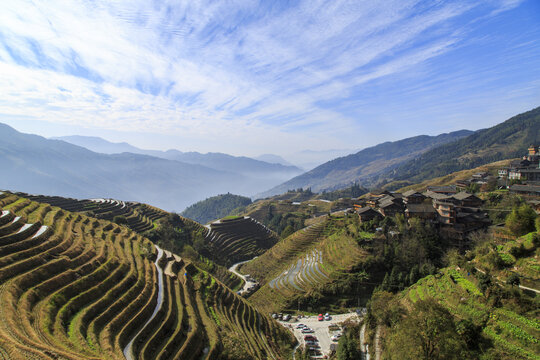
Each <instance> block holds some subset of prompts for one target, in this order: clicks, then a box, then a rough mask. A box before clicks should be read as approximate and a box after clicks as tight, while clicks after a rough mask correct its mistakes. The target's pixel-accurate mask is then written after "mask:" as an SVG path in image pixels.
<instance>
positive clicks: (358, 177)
mask: <svg viewBox="0 0 540 360" xmlns="http://www.w3.org/2000/svg"><path fill="white" fill-rule="evenodd" d="M471 133H472V132H471V131H468V130H461V131H456V132H452V133H449V134H442V135H438V136H427V135H421V136H415V137H412V138H408V139H404V140H400V141H394V142H385V143H383V144H379V145H377V146H373V147H369V148H367V149H364V150H361V151H359V152H357V153H356V154H352V155H348V156H344V157H340V158H337V159H334V160H331V161H329V162H327V163H324V164H322V165H320V166H318V167H316V168H315V169H313V170H311V171H308V172H306V173H304V174H302V175H299V176H297V177H295V178H293V179H291V180H289V181H287V182H285V183H283V184H281V185H279V186H276V187H274V188H272V189H270V190H268V191H266V192H264V193H262V194H259V195H260V197H266V196H271V195H275V194H280V193H284V192H286V191H287V190H290V189H297V188H306V187H311V189H312V190H313V191H316V192H320V191H323V190H336V189H340V188H343V187H346V186H349V185H351V184H354V183H359V184H360V185H364V184H369V183H371V182H372V179H373V178H376V177H377V176H378V175H380V174H381V173H384V172H387V171H388V170H390V169H394V168H395V167H397V166H399V165H401V164H403V163H405V162H407V161H408V160H411V159H413V158H414V157H416V156H418V155H420V154H422V153H424V152H426V151H427V150H429V149H431V148H433V147H435V146H437V145H440V144H444V143H448V142H451V141H454V140H456V139H460V138H462V137H465V136H467V135H470V134H471Z"/></svg>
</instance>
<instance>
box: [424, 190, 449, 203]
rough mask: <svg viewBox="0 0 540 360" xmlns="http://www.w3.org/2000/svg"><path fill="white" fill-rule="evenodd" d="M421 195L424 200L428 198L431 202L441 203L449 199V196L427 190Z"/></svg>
mask: <svg viewBox="0 0 540 360" xmlns="http://www.w3.org/2000/svg"><path fill="white" fill-rule="evenodd" d="M422 195H424V196H425V197H426V198H430V199H432V200H439V201H443V200H447V199H450V198H451V196H450V195H445V194H440V193H436V192H433V191H431V190H427V191H426V192H424V193H423V194H422Z"/></svg>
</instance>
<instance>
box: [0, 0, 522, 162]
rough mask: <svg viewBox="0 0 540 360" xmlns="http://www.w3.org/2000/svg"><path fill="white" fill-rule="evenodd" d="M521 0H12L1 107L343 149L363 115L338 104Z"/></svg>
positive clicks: (0, 69)
mask: <svg viewBox="0 0 540 360" xmlns="http://www.w3.org/2000/svg"><path fill="white" fill-rule="evenodd" d="M519 3H520V1H516V0H501V1H485V2H480V3H477V2H475V3H472V2H469V1H449V2H442V3H440V4H439V3H432V2H423V1H415V0H392V1H385V2H382V3H381V4H379V3H376V2H373V1H357V0H356V1H337V0H336V1H332V2H328V1H307V0H306V1H299V2H297V3H296V4H294V5H288V4H287V3H285V2H283V3H281V2H259V3H257V2H251V1H241V0H239V1H227V2H215V1H160V2H154V3H152V2H148V1H142V0H140V1H118V2H114V3H111V2H109V1H96V2H92V3H87V2H74V3H70V4H69V6H68V5H66V3H65V2H63V1H47V2H44V1H41V2H40V1H28V2H27V1H23V0H21V1H9V2H3V3H2V4H0V91H1V93H2V94H3V97H2V99H0V114H3V115H5V116H9V115H24V116H30V117H32V118H35V119H41V120H47V121H52V122H59V123H65V124H76V125H82V126H86V127H91V128H103V129H110V130H125V129H129V130H130V131H138V132H153V133H158V134H159V133H162V134H169V135H170V134H176V135H177V136H178V137H179V139H181V138H188V137H192V138H194V139H201V140H202V139H205V141H206V140H208V138H212V139H214V140H215V143H216V144H218V145H219V144H221V145H226V144H227V145H229V147H230V145H231V144H237V145H238V146H240V147H244V148H245V147H250V146H253V142H252V140H247V139H246V138H247V137H251V138H252V139H257V140H258V141H263V142H265V141H266V147H267V148H268V149H270V148H271V147H272V146H275V145H276V141H278V143H279V145H280V146H283V147H284V148H289V149H293V148H297V149H300V148H306V147H310V146H309V144H310V143H311V142H313V140H314V139H319V138H322V136H321V134H328V138H327V141H328V144H327V145H328V146H329V147H335V146H336V145H339V140H338V139H339V136H338V134H337V132H338V131H344V130H345V131H346V129H354V128H355V127H358V126H359V125H360V126H361V125H362V124H358V123H357V118H358V116H357V115H361V113H359V114H351V113H350V112H344V111H342V110H341V109H340V108H339V106H336V104H339V103H340V102H343V101H354V100H355V96H357V95H356V94H357V92H358V89H359V88H362V87H366V86H369V84H370V83H372V82H373V81H377V80H378V79H381V78H385V77H388V76H392V75H396V74H402V73H403V72H404V71H406V70H408V69H411V68H414V67H418V66H423V65H425V64H426V63H427V62H429V61H430V60H431V59H434V58H437V57H440V56H443V55H444V54H446V53H448V52H451V51H453V50H454V49H455V48H456V47H457V46H461V45H462V44H464V43H466V41H467V39H468V38H467V35H468V33H469V32H470V31H472V30H471V29H472V28H473V25H471V24H474V23H475V21H477V20H478V18H490V17H495V16H497V15H498V14H500V13H501V12H505V11H509V10H511V9H513V8H515V7H516V6H518V5H519ZM265 134H266V135H265ZM268 134H271V135H272V136H273V137H274V139H271V138H269V137H268ZM334 134H335V136H334ZM257 145H258V146H259V147H261V146H262V144H261V143H258V144H257ZM208 150H216V149H208ZM261 150H262V147H261ZM240 152H242V151H240Z"/></svg>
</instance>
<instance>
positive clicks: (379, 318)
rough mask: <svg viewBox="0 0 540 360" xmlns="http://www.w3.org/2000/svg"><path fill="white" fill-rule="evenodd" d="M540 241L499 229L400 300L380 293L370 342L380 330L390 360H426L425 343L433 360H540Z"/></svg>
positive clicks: (478, 238) (371, 316) (372, 311)
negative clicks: (539, 291) (437, 359)
mask: <svg viewBox="0 0 540 360" xmlns="http://www.w3.org/2000/svg"><path fill="white" fill-rule="evenodd" d="M533 214H534V213H533ZM533 220H534V218H533ZM533 222H534V221H533ZM533 227H534V225H533ZM539 239H540V235H539V234H538V233H537V232H536V231H533V232H530V233H528V234H526V235H523V236H516V235H513V234H512V232H510V231H509V230H508V229H507V228H506V227H493V228H492V229H491V230H490V231H489V232H486V233H480V234H476V235H475V236H474V244H475V246H474V247H473V248H472V249H471V250H470V251H467V252H465V254H459V253H458V252H457V251H450V252H448V253H447V255H446V257H445V262H446V264H447V265H449V266H447V267H443V268H440V269H438V270H437V271H433V272H432V274H431V275H428V276H426V277H423V278H421V279H420V280H418V281H417V282H415V283H414V284H412V285H411V286H409V287H406V288H405V289H404V290H403V291H399V292H398V290H399V289H402V288H403V287H402V286H396V287H394V288H390V290H392V291H394V292H396V294H395V295H393V294H391V293H388V292H386V291H377V292H375V293H374V295H373V297H372V299H371V302H370V304H369V306H368V307H369V313H368V316H367V319H366V320H367V324H368V328H371V330H368V332H367V333H368V334H371V336H368V338H367V339H366V341H367V342H370V343H371V344H372V346H374V342H375V336H374V335H373V334H374V333H375V328H378V330H377V331H376V332H377V333H379V334H380V338H382V339H383V341H382V349H383V356H385V357H386V358H389V359H416V358H419V357H420V358H421V357H422V356H424V353H422V349H424V350H425V348H423V347H422V345H421V344H426V342H429V343H430V345H429V348H430V349H431V350H430V351H431V354H432V355H431V356H432V358H448V359H454V358H455V359H464V358H466V359H524V360H525V359H527V360H530V359H533V360H538V359H540V310H539V309H540V296H539V293H538V290H540V281H539V280H538V279H539V276H540V267H539V263H538V256H539V254H540V240H539ZM398 282H399V281H398ZM383 283H384V282H383ZM391 284H392V281H390V285H391ZM387 289H388V288H387ZM531 289H536V292H535V291H533V290H531ZM440 334H444V335H443V336H441V335H440ZM370 348H371V346H370Z"/></svg>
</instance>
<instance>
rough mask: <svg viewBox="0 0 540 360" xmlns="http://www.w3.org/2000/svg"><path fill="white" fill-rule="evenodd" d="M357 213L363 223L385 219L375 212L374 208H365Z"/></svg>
mask: <svg viewBox="0 0 540 360" xmlns="http://www.w3.org/2000/svg"><path fill="white" fill-rule="evenodd" d="M356 213H357V214H358V218H359V219H360V222H361V223H362V222H364V221H371V220H373V219H375V218H382V217H383V216H382V215H381V213H380V212H378V211H376V210H374V209H373V208H372V207H369V206H365V207H363V208H360V209H358V210H356Z"/></svg>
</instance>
